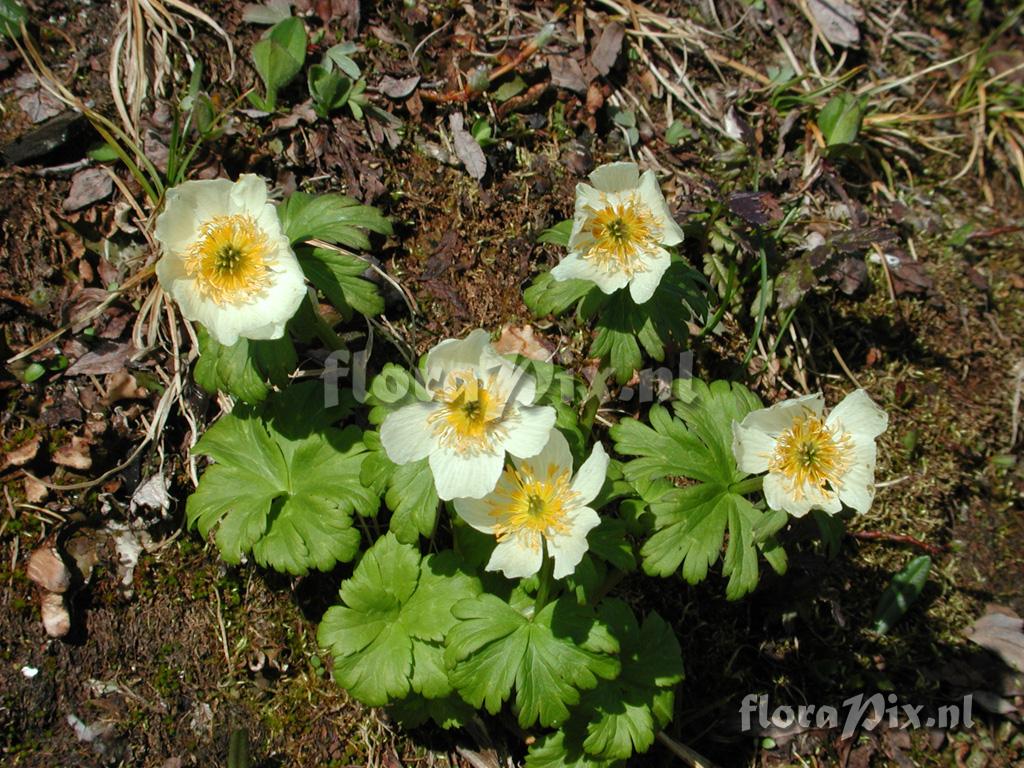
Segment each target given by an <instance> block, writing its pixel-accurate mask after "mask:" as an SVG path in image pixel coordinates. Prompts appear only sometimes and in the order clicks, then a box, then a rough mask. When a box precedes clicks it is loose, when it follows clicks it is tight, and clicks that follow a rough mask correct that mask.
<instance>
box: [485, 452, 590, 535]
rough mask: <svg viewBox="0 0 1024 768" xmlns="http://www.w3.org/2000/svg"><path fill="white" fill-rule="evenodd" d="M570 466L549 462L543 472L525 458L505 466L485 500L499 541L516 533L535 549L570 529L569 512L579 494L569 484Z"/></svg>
mask: <svg viewBox="0 0 1024 768" xmlns="http://www.w3.org/2000/svg"><path fill="white" fill-rule="evenodd" d="M571 479H572V478H571V473H570V471H569V469H567V468H564V467H560V466H558V465H557V464H549V465H548V466H547V468H546V471H545V472H544V474H543V475H541V474H540V473H539V472H537V471H536V469H535V468H534V467H533V465H532V464H530V463H526V462H524V463H523V464H522V466H520V468H519V469H514V468H512V467H508V468H506V469H505V472H504V476H503V477H502V479H501V482H499V483H498V487H497V488H496V489H495V490H494V494H493V495H492V496H491V497H490V501H489V502H488V503H489V505H490V507H491V512H490V514H491V516H492V517H493V518H494V519H495V521H496V522H495V526H494V534H495V536H496V537H497V539H498V541H499V542H500V541H504V540H505V539H507V538H509V537H510V536H515V537H517V538H518V539H519V540H520V541H522V542H524V543H526V544H527V545H528V546H529V547H530V548H531V549H534V550H536V549H537V548H539V547H540V545H541V540H542V539H548V540H550V539H551V538H552V537H553V536H557V535H566V534H568V533H569V524H570V520H569V519H568V517H569V512H570V511H571V510H572V509H573V508H574V507H575V506H576V500H577V499H578V498H579V494H578V493H576V492H575V491H574V490H572V487H571V485H570V482H571Z"/></svg>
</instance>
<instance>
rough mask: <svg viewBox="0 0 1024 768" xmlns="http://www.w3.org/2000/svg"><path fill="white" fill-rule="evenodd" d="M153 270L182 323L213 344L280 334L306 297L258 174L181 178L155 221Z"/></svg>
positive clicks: (299, 269)
mask: <svg viewBox="0 0 1024 768" xmlns="http://www.w3.org/2000/svg"><path fill="white" fill-rule="evenodd" d="M155 236H156V239H157V241H158V242H159V243H160V245H161V246H162V248H163V257H162V258H161V259H160V261H159V262H157V265H156V274H157V277H158V278H159V279H160V285H161V286H162V287H163V289H164V290H165V291H167V293H169V294H170V295H171V297H173V298H174V300H175V301H177V302H178V305H179V306H180V307H181V313H182V314H183V315H184V316H185V318H186V319H188V320H194V321H198V322H200V323H202V324H203V325H204V326H205V327H206V330H207V331H209V333H210V335H211V336H212V337H213V338H214V339H215V340H216V341H218V342H219V343H221V344H224V345H227V346H230V345H232V344H234V343H235V342H236V341H238V337H239V336H241V337H243V338H246V339H278V338H280V337H281V336H282V335H283V334H284V327H285V323H287V322H288V320H289V319H290V318H291V317H292V315H294V314H295V312H296V310H298V308H299V304H301V303H302V300H303V298H304V297H305V295H306V285H305V278H304V277H303V274H302V268H301V267H300V266H299V262H298V260H297V259H296V258H295V254H294V253H293V252H292V249H291V247H290V246H289V244H288V238H287V237H285V235H284V234H283V233H282V232H281V223H280V221H279V220H278V218H277V211H276V210H275V208H274V206H273V205H272V204H271V203H269V202H267V185H266V184H265V183H264V182H263V180H262V179H260V177H259V176H254V175H252V174H242V176H240V177H239V179H238V181H237V182H234V183H232V182H231V181H229V180H228V179H210V180H206V181H186V182H185V183H183V184H179V185H178V186H176V187H174V188H173V189H170V190H168V191H167V205H166V207H165V208H164V211H163V213H161V214H160V215H159V216H158V217H157V220H156V231H155Z"/></svg>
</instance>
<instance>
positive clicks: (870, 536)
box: [850, 531, 945, 557]
mask: <svg viewBox="0 0 1024 768" xmlns="http://www.w3.org/2000/svg"><path fill="white" fill-rule="evenodd" d="M850 535H851V536H852V537H853V538H855V539H862V540H864V541H891V542H893V543H894V544H909V545H910V546H912V547H917V548H918V549H923V550H924V551H925V552H927V553H928V554H929V555H931V556H932V557H939V556H940V555H941V554H942V553H943V552H945V549H944V548H942V547H937V546H935V545H934V544H929V543H928V542H926V541H921V540H920V539H917V538H914V537H913V536H909V535H907V534H905V533H888V532H887V531H851V532H850Z"/></svg>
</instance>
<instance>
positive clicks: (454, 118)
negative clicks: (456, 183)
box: [448, 112, 487, 181]
mask: <svg viewBox="0 0 1024 768" xmlns="http://www.w3.org/2000/svg"><path fill="white" fill-rule="evenodd" d="M448 126H449V128H451V132H452V141H453V143H454V144H455V154H456V155H458V156H459V160H461V161H462V164H463V165H464V166H465V167H466V172H467V173H469V175H470V176H472V177H473V178H474V179H477V180H478V181H479V180H480V179H482V178H483V177H484V174H485V173H487V156H486V155H485V154H484V151H483V149H482V148H481V147H480V145H479V144H478V143H477V141H476V139H474V138H473V134H471V133H470V132H469V131H467V130H466V129H465V128H464V127H463V117H462V113H461V112H454V113H452V114H451V115H449V116H448Z"/></svg>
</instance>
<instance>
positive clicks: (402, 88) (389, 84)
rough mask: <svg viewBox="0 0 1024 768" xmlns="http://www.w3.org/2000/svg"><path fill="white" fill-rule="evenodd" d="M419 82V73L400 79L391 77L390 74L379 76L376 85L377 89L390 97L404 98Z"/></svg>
mask: <svg viewBox="0 0 1024 768" xmlns="http://www.w3.org/2000/svg"><path fill="white" fill-rule="evenodd" d="M419 82H420V76H419V75H412V76H411V77H403V78H402V79H400V80H399V79H396V78H394V77H391V75H384V77H383V78H381V81H380V85H378V86H377V89H378V90H379V91H380V92H381V93H383V94H384V95H385V96H387V97H388V98H390V99H404V98H405V97H406V96H408V95H409V94H411V93H412V92H413V91H414V90H416V86H417V85H418V84H419Z"/></svg>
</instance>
